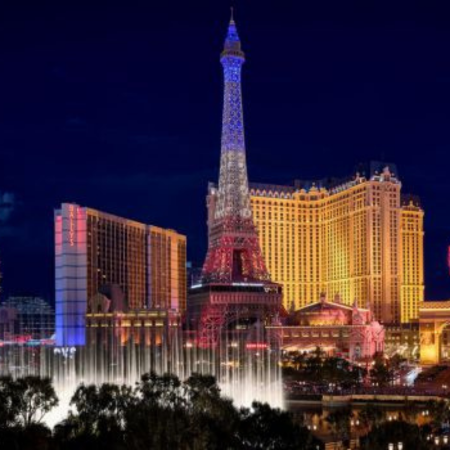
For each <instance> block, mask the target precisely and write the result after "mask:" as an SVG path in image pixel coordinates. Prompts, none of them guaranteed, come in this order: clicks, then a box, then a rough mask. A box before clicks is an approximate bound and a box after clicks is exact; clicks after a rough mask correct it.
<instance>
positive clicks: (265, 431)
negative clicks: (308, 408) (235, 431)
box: [239, 402, 319, 450]
mask: <svg viewBox="0 0 450 450" xmlns="http://www.w3.org/2000/svg"><path fill="white" fill-rule="evenodd" d="M241 414H242V416H243V419H242V423H241V431H240V439H239V440H240V442H241V446H242V447H241V448H243V449H264V450H266V449H268V450H271V449H274V450H278V449H280V450H288V449H289V450H290V449H292V450H294V449H296V450H298V449H302V450H307V449H316V448H318V445H319V443H318V441H317V440H316V439H315V438H314V437H313V436H312V435H311V433H310V432H309V431H308V429H307V428H306V427H303V426H300V425H297V424H295V423H294V421H293V418H292V416H291V414H290V413H288V412H286V411H281V410H280V409H276V408H271V407H270V406H269V405H268V404H263V403H258V402H254V403H253V405H252V409H251V410H242V411H241Z"/></svg>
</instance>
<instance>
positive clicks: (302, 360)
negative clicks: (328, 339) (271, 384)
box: [283, 348, 367, 387]
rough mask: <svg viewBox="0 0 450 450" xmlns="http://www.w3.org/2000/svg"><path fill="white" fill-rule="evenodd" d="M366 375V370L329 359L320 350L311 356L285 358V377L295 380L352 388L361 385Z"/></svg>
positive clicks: (297, 354) (295, 354) (301, 354)
mask: <svg viewBox="0 0 450 450" xmlns="http://www.w3.org/2000/svg"><path fill="white" fill-rule="evenodd" d="M366 374H367V371H366V370H365V369H363V368H361V367H358V366H355V365H352V364H351V363H350V362H348V361H347V360H346V359H343V358H337V357H327V356H326V355H325V353H324V352H322V351H321V350H320V348H317V349H316V350H315V351H314V352H312V353H311V354H309V355H306V354H305V353H300V352H292V353H290V354H287V355H285V358H284V367H283V375H284V376H285V377H286V378H291V379H294V380H301V381H311V382H314V381H318V380H320V381H323V382H324V383H335V384H340V385H342V386H343V387H350V386H356V385H358V384H360V382H361V380H362V379H363V378H364V377H365V376H366Z"/></svg>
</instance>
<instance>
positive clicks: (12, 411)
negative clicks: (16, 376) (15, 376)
mask: <svg viewBox="0 0 450 450" xmlns="http://www.w3.org/2000/svg"><path fill="white" fill-rule="evenodd" d="M12 383H13V380H12V378H11V377H2V378H0V428H6V427H9V426H12V425H14V424H15V423H16V421H17V418H18V416H19V410H18V406H19V399H16V398H15V395H16V392H15V391H13V390H12V389H11V387H12Z"/></svg>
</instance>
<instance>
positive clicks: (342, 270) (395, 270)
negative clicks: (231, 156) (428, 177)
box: [208, 163, 424, 323]
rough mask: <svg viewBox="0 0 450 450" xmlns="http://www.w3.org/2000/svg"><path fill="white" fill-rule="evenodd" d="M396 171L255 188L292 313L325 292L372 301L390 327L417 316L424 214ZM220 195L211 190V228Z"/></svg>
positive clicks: (380, 169) (263, 232) (268, 254)
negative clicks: (404, 192) (406, 192)
mask: <svg viewBox="0 0 450 450" xmlns="http://www.w3.org/2000/svg"><path fill="white" fill-rule="evenodd" d="M396 173H397V172H396V169H395V166H393V165H380V164H378V163H371V164H370V165H369V166H368V167H367V168H366V172H365V173H357V174H356V175H355V176H354V177H352V178H350V179H348V180H346V181H340V182H332V181H318V182H315V183H311V182H300V181H297V182H295V183H294V184H293V185H290V186H278V185H277V186H274V185H261V184H251V185H250V189H251V204H252V211H253V217H254V221H255V224H256V227H257V229H258V233H259V240H260V244H261V247H262V251H263V254H264V259H265V261H266V264H267V266H268V269H269V272H270V274H271V277H272V279H273V280H274V281H275V282H277V283H280V284H282V285H283V294H284V305H285V307H286V308H287V309H288V310H291V309H293V308H295V309H298V308H300V307H302V306H305V305H307V304H310V303H314V302H317V299H318V298H319V297H320V294H321V293H326V294H327V295H328V297H329V298H331V299H333V298H334V297H337V296H339V297H340V299H342V301H343V302H344V303H346V304H348V305H350V304H352V303H353V302H354V301H355V300H357V301H358V302H359V304H360V305H363V306H364V305H366V304H370V307H371V309H372V311H373V312H374V314H375V317H376V318H377V319H378V320H380V321H382V322H384V323H398V322H409V321H410V320H412V319H417V318H418V305H419V302H421V301H423V297H424V277H423V235H424V233H423V216H424V213H423V210H422V208H421V206H420V204H419V202H418V200H417V199H415V198H412V197H405V196H402V195H401V183H400V181H399V179H398V177H397V176H396ZM216 197H217V191H216V188H215V187H214V186H213V185H210V188H209V193H208V210H209V213H208V217H209V222H210V223H211V220H212V217H213V214H214V208H215V202H216Z"/></svg>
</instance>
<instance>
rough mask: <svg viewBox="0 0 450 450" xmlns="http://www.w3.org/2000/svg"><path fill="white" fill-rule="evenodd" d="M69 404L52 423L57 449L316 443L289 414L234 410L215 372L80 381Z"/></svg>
mask: <svg viewBox="0 0 450 450" xmlns="http://www.w3.org/2000/svg"><path fill="white" fill-rule="evenodd" d="M72 405H73V406H74V407H75V409H76V413H72V414H70V415H69V417H68V418H67V419H66V420H64V421H63V422H61V423H60V424H59V425H57V426H56V427H55V431H54V441H55V444H56V445H57V447H58V448H60V449H68V450H72V449H73V450H75V449H80V448H82V449H83V450H89V449H105V450H106V449H108V450H122V449H127V450H128V449H130V450H147V449H157V450H159V449H161V450H163V449H169V448H170V449H172V448H173V449H180V450H210V449H218V450H221V449H223V450H227V449H233V450H234V449H243V450H247V449H259V448H261V449H263V448H264V449H294V448H295V449H300V450H301V449H304V450H309V449H311V450H312V449H315V448H316V445H317V442H316V441H314V439H313V438H312V436H311V434H310V432H309V431H308V430H307V429H306V428H305V427H301V426H299V425H296V424H295V423H294V422H293V420H292V417H291V415H290V414H289V413H287V412H283V411H280V410H278V409H273V408H271V407H270V406H269V405H266V404H260V403H255V404H254V405H253V407H252V409H237V408H236V407H235V406H234V405H233V403H232V401H231V400H230V399H228V398H225V397H223V396H222V395H221V393H220V389H219V387H218V385H217V383H216V380H215V378H214V377H212V376H205V375H198V374H194V375H192V376H191V377H190V378H189V379H188V380H186V381H185V382H180V380H179V379H178V378H177V377H174V376H172V375H163V376H158V375H156V374H154V373H150V374H146V375H144V376H143V377H142V379H141V381H140V382H139V383H138V384H137V385H136V387H135V388H134V389H130V388H127V387H125V386H122V387H119V386H115V385H109V384H104V385H102V386H100V387H96V386H84V385H81V386H79V387H78V389H77V391H76V392H75V394H74V396H73V398H72ZM313 443H315V445H314V447H313V446H312V445H313Z"/></svg>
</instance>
